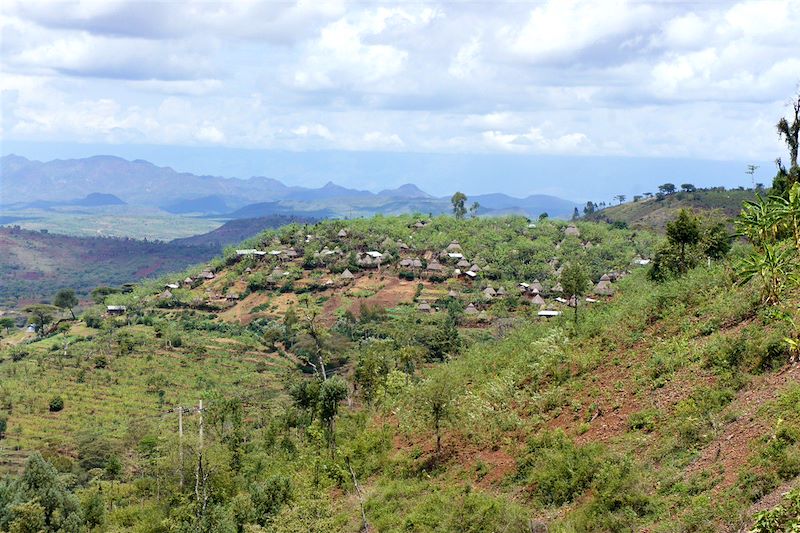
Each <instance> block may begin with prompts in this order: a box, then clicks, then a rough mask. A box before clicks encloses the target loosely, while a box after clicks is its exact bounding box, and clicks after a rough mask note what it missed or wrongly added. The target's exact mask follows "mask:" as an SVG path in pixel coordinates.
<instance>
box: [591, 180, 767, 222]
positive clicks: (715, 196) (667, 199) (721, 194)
mask: <svg viewBox="0 0 800 533" xmlns="http://www.w3.org/2000/svg"><path fill="white" fill-rule="evenodd" d="M753 197H754V192H753V190H752V189H744V190H740V189H736V190H723V189H708V190H697V191H695V192H676V193H674V194H670V195H665V196H664V197H663V198H657V197H655V196H654V197H651V198H642V199H640V200H638V201H635V202H633V201H630V202H627V203H623V204H621V205H614V206H611V207H607V208H605V209H602V210H599V211H596V212H595V213H592V214H591V215H588V216H587V217H586V219H587V220H592V221H603V222H609V223H614V222H624V223H625V224H626V225H627V226H628V227H631V228H652V229H656V230H658V231H661V230H663V229H664V226H665V225H666V223H667V222H668V221H669V220H672V219H673V218H675V215H676V214H677V213H678V211H680V210H681V209H692V210H694V211H695V212H697V213H702V214H703V215H705V216H708V217H715V218H720V219H732V218H734V217H736V216H737V215H738V214H739V211H741V209H742V202H744V201H746V200H752V199H753Z"/></svg>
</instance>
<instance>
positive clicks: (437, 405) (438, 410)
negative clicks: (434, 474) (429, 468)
mask: <svg viewBox="0 0 800 533" xmlns="http://www.w3.org/2000/svg"><path fill="white" fill-rule="evenodd" d="M456 379H457V378H456V376H455V375H454V374H453V372H452V371H451V370H450V368H449V367H447V366H443V367H440V368H438V369H437V371H436V372H434V373H433V374H432V375H431V376H430V377H428V379H426V380H425V381H424V382H423V383H422V384H421V385H420V387H419V388H418V389H417V397H416V398H415V404H416V405H417V406H418V407H420V408H421V409H422V411H423V416H424V417H425V418H426V419H427V420H428V422H429V423H430V424H431V425H432V426H433V431H434V433H435V435H436V455H435V458H436V462H437V463H438V461H439V456H440V454H441V451H442V429H443V427H444V425H445V424H447V423H448V422H449V421H451V420H452V418H453V414H454V413H453V403H454V401H455V398H456V383H457V381H456Z"/></svg>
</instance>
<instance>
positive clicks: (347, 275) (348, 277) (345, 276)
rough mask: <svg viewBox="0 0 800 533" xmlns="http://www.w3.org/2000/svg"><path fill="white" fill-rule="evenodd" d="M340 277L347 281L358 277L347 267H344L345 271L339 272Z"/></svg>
mask: <svg viewBox="0 0 800 533" xmlns="http://www.w3.org/2000/svg"><path fill="white" fill-rule="evenodd" d="M339 278H340V279H343V280H346V281H351V280H354V279H356V277H355V276H354V275H353V273H352V272H350V269H347V268H345V269H344V272H342V273H341V274H339Z"/></svg>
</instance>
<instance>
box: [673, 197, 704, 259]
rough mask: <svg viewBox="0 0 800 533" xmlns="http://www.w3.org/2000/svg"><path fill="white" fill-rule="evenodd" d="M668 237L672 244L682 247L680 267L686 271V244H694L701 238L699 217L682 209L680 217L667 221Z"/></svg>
mask: <svg viewBox="0 0 800 533" xmlns="http://www.w3.org/2000/svg"><path fill="white" fill-rule="evenodd" d="M667 239H668V240H669V242H670V244H672V245H674V246H678V247H679V248H680V268H681V271H682V272H686V270H688V269H687V267H686V246H693V245H695V244H697V242H698V241H699V240H700V223H699V222H698V220H697V217H696V216H694V215H693V214H692V213H690V212H689V211H687V210H686V209H681V210H680V212H679V213H678V217H677V218H676V219H675V220H673V221H671V222H667Z"/></svg>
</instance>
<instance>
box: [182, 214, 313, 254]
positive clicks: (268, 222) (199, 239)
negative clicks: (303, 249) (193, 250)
mask: <svg viewBox="0 0 800 533" xmlns="http://www.w3.org/2000/svg"><path fill="white" fill-rule="evenodd" d="M318 221H319V219H316V218H311V217H299V216H293V215H273V216H268V217H260V218H242V219H236V220H229V221H228V222H226V223H225V224H223V225H222V226H220V227H218V228H217V229H215V230H212V231H209V232H208V233H203V234H202V235H194V236H192V237H185V238H183V239H175V240H173V241H170V244H177V245H182V246H208V247H210V248H213V249H216V250H220V249H222V248H224V247H225V246H228V245H230V244H236V243H238V242H241V241H243V240H245V239H248V238H250V237H252V236H254V235H258V234H259V233H261V232H262V231H264V230H266V229H274V228H279V227H281V226H285V225H287V224H293V223H299V224H315V223H316V222H318Z"/></svg>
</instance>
